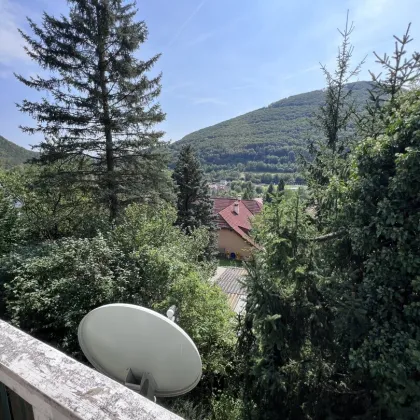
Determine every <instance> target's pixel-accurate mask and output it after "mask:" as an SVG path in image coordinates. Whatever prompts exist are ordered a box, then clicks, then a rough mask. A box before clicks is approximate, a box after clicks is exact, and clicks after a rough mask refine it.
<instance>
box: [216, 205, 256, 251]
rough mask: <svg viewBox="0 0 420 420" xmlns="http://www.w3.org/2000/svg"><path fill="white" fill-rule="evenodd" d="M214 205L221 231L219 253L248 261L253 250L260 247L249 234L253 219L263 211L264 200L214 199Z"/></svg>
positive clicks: (219, 233)
mask: <svg viewBox="0 0 420 420" xmlns="http://www.w3.org/2000/svg"><path fill="white" fill-rule="evenodd" d="M213 203H214V207H213V209H214V213H215V215H216V217H217V226H218V229H219V232H218V248H219V252H220V253H221V254H223V255H225V256H226V257H227V258H231V259H247V258H248V257H249V256H250V255H251V252H252V249H253V248H255V247H258V245H257V244H256V243H255V242H254V240H253V239H252V238H251V236H250V235H249V233H250V230H251V219H252V218H253V216H254V215H255V214H258V213H260V212H261V210H262V207H263V203H262V200H261V199H255V200H237V199H235V198H213Z"/></svg>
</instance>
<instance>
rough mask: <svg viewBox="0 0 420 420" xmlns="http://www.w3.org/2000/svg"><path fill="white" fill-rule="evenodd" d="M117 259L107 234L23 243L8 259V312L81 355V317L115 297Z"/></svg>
mask: <svg viewBox="0 0 420 420" xmlns="http://www.w3.org/2000/svg"><path fill="white" fill-rule="evenodd" d="M113 262H114V263H115V256H114V255H113V252H112V249H111V248H110V246H109V245H108V244H107V242H106V241H105V239H104V238H103V237H97V238H93V239H72V238H68V239H63V240H60V241H57V242H52V243H48V242H47V243H45V244H43V245H40V246H37V247H36V248H32V247H26V248H22V249H20V250H19V251H16V252H14V253H13V254H11V255H10V256H9V257H7V258H5V259H4V260H3V263H2V265H3V267H2V274H1V280H0V283H4V286H5V289H6V304H7V310H8V313H7V314H8V315H9V317H10V319H11V321H12V322H13V323H14V324H15V325H17V326H18V327H19V328H22V329H23V330H25V331H27V332H29V333H30V334H33V335H34V336H36V337H37V338H39V339H41V340H44V341H47V342H49V343H50V344H52V345H54V346H56V347H58V348H60V349H62V350H64V351H66V352H67V353H69V354H72V355H79V356H80V354H81V351H80V349H79V346H78V343H77V327H78V324H79V322H80V321H81V319H82V318H83V316H84V315H86V313H87V312H88V311H90V310H92V309H94V308H96V307H97V306H99V305H102V304H105V303H111V302H112V301H113V300H112V296H113V283H114V273H113V272H112V270H111V268H110V267H112V263H113Z"/></svg>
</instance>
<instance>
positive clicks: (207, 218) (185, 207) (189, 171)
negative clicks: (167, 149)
mask: <svg viewBox="0 0 420 420" xmlns="http://www.w3.org/2000/svg"><path fill="white" fill-rule="evenodd" d="M172 177H173V180H174V181H175V184H176V186H177V190H178V191H177V193H178V200H177V211H178V218H177V221H176V224H177V225H178V226H180V227H181V229H182V230H183V231H184V232H186V233H187V234H190V233H191V232H192V231H194V230H195V229H197V228H199V227H206V228H208V230H209V232H210V242H211V244H210V247H209V249H208V256H209V257H211V254H213V253H214V250H215V242H216V240H215V239H216V238H215V233H216V223H215V217H214V214H213V202H212V200H211V198H210V190H209V187H208V184H207V181H206V179H205V177H204V173H203V170H202V169H201V165H200V162H199V160H198V158H197V156H196V155H195V153H194V149H193V148H192V147H191V146H189V145H188V146H184V147H183V148H182V149H181V152H180V154H179V157H178V161H177V163H176V166H175V170H174V172H173V175H172Z"/></svg>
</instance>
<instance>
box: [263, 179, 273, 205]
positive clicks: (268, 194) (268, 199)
mask: <svg viewBox="0 0 420 420" xmlns="http://www.w3.org/2000/svg"><path fill="white" fill-rule="evenodd" d="M273 194H274V185H273V184H272V183H270V185H269V186H268V188H267V192H266V193H265V198H264V201H265V202H266V203H271V202H272V201H273Z"/></svg>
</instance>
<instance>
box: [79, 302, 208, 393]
mask: <svg viewBox="0 0 420 420" xmlns="http://www.w3.org/2000/svg"><path fill="white" fill-rule="evenodd" d="M78 338H79V344H80V347H81V348H82V351H83V353H84V354H85V356H86V357H87V359H88V360H89V362H90V363H92V365H93V366H94V367H95V368H96V369H98V370H99V371H100V372H102V373H104V374H106V375H108V376H110V377H111V378H113V379H115V380H117V381H119V382H122V383H123V384H125V385H126V386H128V387H129V388H131V389H133V390H135V391H137V392H140V393H142V394H144V395H146V396H147V397H148V398H150V399H154V396H157V397H176V396H178V395H182V394H185V393H187V392H189V391H191V390H192V389H193V388H194V387H195V386H196V385H197V384H198V382H199V380H200V378H201V369H202V365H201V357H200V354H199V353H198V350H197V347H196V346H195V344H194V342H193V341H192V340H191V338H190V337H189V336H188V334H187V333H186V332H185V331H184V330H183V329H182V328H180V327H179V326H178V325H176V324H175V323H174V322H172V321H171V320H169V319H168V318H165V317H164V316H163V315H161V314H159V313H157V312H154V311H152V310H150V309H146V308H143V307H141V306H136V305H129V304H123V303H116V304H111V305H105V306H101V307H99V308H96V309H94V310H93V311H91V312H89V313H88V314H87V315H86V316H85V317H84V318H83V319H82V321H81V322H80V325H79V330H78Z"/></svg>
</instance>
